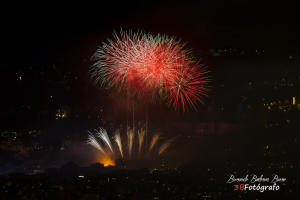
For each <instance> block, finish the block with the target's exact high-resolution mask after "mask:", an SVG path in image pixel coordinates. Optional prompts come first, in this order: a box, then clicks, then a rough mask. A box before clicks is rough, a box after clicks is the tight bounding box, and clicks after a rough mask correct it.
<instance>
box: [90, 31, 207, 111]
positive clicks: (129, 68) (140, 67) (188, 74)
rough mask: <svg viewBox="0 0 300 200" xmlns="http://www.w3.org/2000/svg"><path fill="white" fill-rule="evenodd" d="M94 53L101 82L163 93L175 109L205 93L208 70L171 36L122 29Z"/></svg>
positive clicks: (145, 92)
mask: <svg viewBox="0 0 300 200" xmlns="http://www.w3.org/2000/svg"><path fill="white" fill-rule="evenodd" d="M94 57H95V59H96V63H95V64H94V65H93V67H92V76H93V77H95V79H96V80H97V81H100V82H101V84H102V85H103V86H106V87H116V88H119V89H121V90H126V91H127V92H129V93H133V94H137V95H139V96H144V95H149V94H151V95H152V96H158V97H162V98H163V99H167V100H168V101H169V104H170V105H173V107H174V108H175V109H176V110H178V109H182V110H185V109H186V108H187V107H193V108H196V103H197V102H202V97H203V96H206V90H207V82H208V76H207V71H206V70H205V68H204V67H202V66H201V65H200V64H199V63H198V62H197V61H194V60H193V59H192V56H191V53H190V51H188V50H185V49H184V44H182V43H181V41H179V40H175V39H174V38H173V37H168V36H166V35H159V34H158V35H156V36H153V35H151V34H145V33H143V32H138V33H136V34H133V33H132V32H131V31H129V32H122V31H121V34H120V36H118V35H117V34H116V33H114V38H113V40H108V43H103V45H102V46H101V47H99V49H98V50H97V51H96V53H95V55H94Z"/></svg>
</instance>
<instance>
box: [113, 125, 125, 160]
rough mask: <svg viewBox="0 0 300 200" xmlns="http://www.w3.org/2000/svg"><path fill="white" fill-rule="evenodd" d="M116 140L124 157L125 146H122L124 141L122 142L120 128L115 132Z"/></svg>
mask: <svg viewBox="0 0 300 200" xmlns="http://www.w3.org/2000/svg"><path fill="white" fill-rule="evenodd" d="M115 142H116V143H117V145H118V148H119V151H120V153H121V156H122V158H124V155H123V148H122V142H121V136H120V130H119V129H118V130H116V132H115Z"/></svg>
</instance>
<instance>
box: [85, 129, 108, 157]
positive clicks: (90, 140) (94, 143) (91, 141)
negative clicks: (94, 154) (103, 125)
mask: <svg viewBox="0 0 300 200" xmlns="http://www.w3.org/2000/svg"><path fill="white" fill-rule="evenodd" d="M87 143H88V144H90V145H92V146H93V147H95V148H96V149H98V150H99V151H101V152H102V153H103V154H106V152H105V151H104V149H103V148H102V147H101V146H100V144H99V143H98V141H97V139H96V137H95V136H94V135H92V134H91V133H90V134H89V136H88V140H87Z"/></svg>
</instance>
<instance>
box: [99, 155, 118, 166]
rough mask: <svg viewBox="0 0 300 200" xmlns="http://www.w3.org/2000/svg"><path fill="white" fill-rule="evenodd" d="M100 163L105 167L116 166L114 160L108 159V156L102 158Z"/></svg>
mask: <svg viewBox="0 0 300 200" xmlns="http://www.w3.org/2000/svg"><path fill="white" fill-rule="evenodd" d="M99 162H100V163H101V164H103V165H104V167H108V166H115V165H116V163H115V161H114V160H112V159H111V158H110V157H106V156H105V157H102V156H101V157H100V160H99Z"/></svg>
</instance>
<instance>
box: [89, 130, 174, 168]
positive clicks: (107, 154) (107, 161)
mask: <svg viewBox="0 0 300 200" xmlns="http://www.w3.org/2000/svg"><path fill="white" fill-rule="evenodd" d="M100 130H101V131H98V130H96V131H95V133H94V134H93V133H90V132H89V135H88V139H87V144H89V145H91V146H93V147H94V148H96V149H97V150H99V151H100V152H101V154H100V156H99V162H100V163H102V164H104V165H105V166H108V165H112V166H114V165H115V160H116V159H118V158H120V154H121V158H122V159H131V158H132V155H137V154H132V153H133V151H135V152H136V153H138V152H139V153H141V152H147V150H148V152H151V151H153V149H154V146H155V145H156V144H158V140H159V137H160V135H159V134H154V135H153V137H152V139H151V143H150V146H149V147H148V146H146V145H145V142H144V140H145V130H144V129H139V130H137V132H138V136H139V137H137V139H138V141H137V142H138V144H139V146H138V147H136V149H135V148H134V145H133V144H134V140H135V137H134V132H133V129H130V128H128V129H127V143H126V142H123V143H122V137H121V134H120V132H121V131H120V130H119V129H118V130H116V131H115V137H114V140H113V141H115V143H116V144H117V145H116V148H118V149H119V151H120V154H119V153H117V151H118V150H108V148H109V145H108V144H107V142H105V141H106V140H107V141H109V144H110V145H111V142H110V140H109V137H108V135H107V132H106V130H105V129H103V128H101V129H100ZM99 133H100V134H101V135H105V137H100V136H99ZM96 136H97V137H96ZM97 138H100V140H101V141H102V143H103V145H105V148H104V147H103V146H101V143H99V142H98V140H97ZM125 141H126V140H125ZM172 142H173V140H168V141H166V142H165V143H163V144H162V145H161V146H160V148H159V149H158V152H157V155H161V154H162V153H163V152H164V151H165V150H166V149H167V148H168V147H169V146H170V145H171V144H172ZM122 144H123V145H125V146H127V148H124V149H123V146H122ZM111 147H112V148H113V147H114V146H113V145H111ZM125 150H127V151H128V152H124V151H125ZM146 155H149V154H145V155H144V156H146ZM140 156H141V154H139V158H140Z"/></svg>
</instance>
